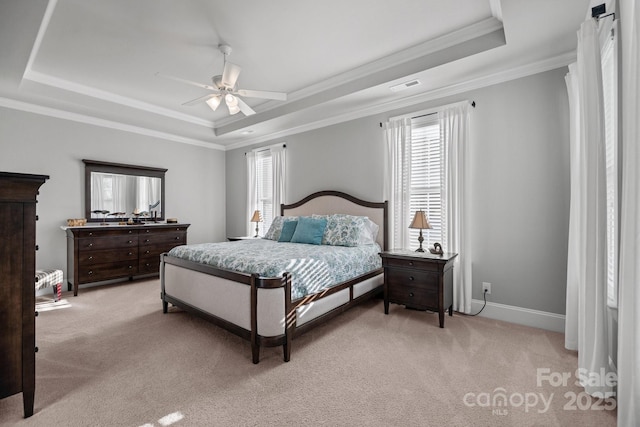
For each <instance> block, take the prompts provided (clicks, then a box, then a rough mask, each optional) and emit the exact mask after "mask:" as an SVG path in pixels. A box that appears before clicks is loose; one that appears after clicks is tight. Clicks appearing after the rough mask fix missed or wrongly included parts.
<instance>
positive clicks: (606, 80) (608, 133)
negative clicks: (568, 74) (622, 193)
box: [601, 28, 618, 307]
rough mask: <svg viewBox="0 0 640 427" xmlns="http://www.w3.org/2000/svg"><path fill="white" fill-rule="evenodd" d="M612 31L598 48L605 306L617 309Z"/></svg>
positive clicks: (615, 77)
mask: <svg viewBox="0 0 640 427" xmlns="http://www.w3.org/2000/svg"><path fill="white" fill-rule="evenodd" d="M616 53H617V47H616V31H615V28H614V29H612V30H611V32H610V37H608V38H607V39H606V40H605V42H604V45H603V47H602V57H601V61H602V86H603V87H602V89H603V91H602V92H603V98H604V128H605V159H606V183H607V305H608V306H609V307H617V306H618V273H617V272H618V96H617V95H618V68H617V63H618V61H617V54H616Z"/></svg>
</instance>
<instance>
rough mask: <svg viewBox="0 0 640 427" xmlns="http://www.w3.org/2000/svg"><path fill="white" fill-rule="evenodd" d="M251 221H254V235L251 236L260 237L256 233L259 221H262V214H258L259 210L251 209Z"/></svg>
mask: <svg viewBox="0 0 640 427" xmlns="http://www.w3.org/2000/svg"><path fill="white" fill-rule="evenodd" d="M251 222H255V223H256V235H255V236H253V237H260V236H259V235H258V233H259V232H260V226H259V223H261V222H262V215H260V211H257V210H256V211H253V215H252V216H251Z"/></svg>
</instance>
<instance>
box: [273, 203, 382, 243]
mask: <svg viewBox="0 0 640 427" xmlns="http://www.w3.org/2000/svg"><path fill="white" fill-rule="evenodd" d="M387 205H388V204H387V202H386V201H385V202H367V201H365V200H361V199H358V198H357V197H353V196H351V195H349V194H346V193H343V192H340V191H319V192H317V193H313V194H311V195H309V196H307V197H305V198H304V199H302V200H300V201H299V202H296V203H292V204H288V205H287V204H283V205H281V207H280V213H281V215H283V216H304V215H312V214H317V215H330V214H336V213H341V214H348V215H358V216H366V217H369V219H370V220H371V221H373V222H375V223H376V224H378V226H379V227H380V230H379V231H378V237H377V239H376V241H377V242H378V244H379V245H380V247H381V248H382V250H385V251H386V250H388V247H387V241H388V239H387V230H388V228H387V227H388V224H387V218H388V217H387Z"/></svg>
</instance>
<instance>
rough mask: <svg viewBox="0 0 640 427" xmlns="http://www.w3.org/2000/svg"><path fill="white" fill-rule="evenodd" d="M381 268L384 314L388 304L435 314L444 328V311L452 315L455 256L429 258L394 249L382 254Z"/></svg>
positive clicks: (450, 254)
mask: <svg viewBox="0 0 640 427" xmlns="http://www.w3.org/2000/svg"><path fill="white" fill-rule="evenodd" d="M380 256H381V257H382V267H383V268H384V314H389V302H393V303H397V304H404V305H405V306H406V307H407V308H412V309H416V310H434V311H437V312H438V317H439V321H440V327H441V328H444V312H445V310H446V309H449V316H453V259H454V258H455V257H456V256H458V254H455V253H445V254H442V255H432V254H428V253H425V252H414V251H408V250H394V251H387V252H381V253H380Z"/></svg>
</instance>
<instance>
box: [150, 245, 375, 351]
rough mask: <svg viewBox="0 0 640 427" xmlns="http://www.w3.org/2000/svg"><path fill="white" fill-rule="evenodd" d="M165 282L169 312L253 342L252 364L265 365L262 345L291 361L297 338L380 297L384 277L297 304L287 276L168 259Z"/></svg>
mask: <svg viewBox="0 0 640 427" xmlns="http://www.w3.org/2000/svg"><path fill="white" fill-rule="evenodd" d="M160 283H161V294H160V297H161V299H162V311H163V312H164V313H167V312H168V304H169V303H170V304H172V305H174V306H176V307H179V308H181V309H183V310H185V311H188V312H191V313H193V314H196V315H198V316H200V317H203V318H204V319H206V320H208V321H210V322H211V323H214V324H216V325H218V326H220V327H222V328H225V329H227V330H228V331H230V332H232V333H234V334H236V335H238V336H240V337H241V338H244V339H247V340H249V341H250V343H251V355H252V361H253V363H258V362H259V360H260V347H261V346H267V347H273V346H278V345H282V348H283V357H284V361H285V362H288V361H289V360H290V359H291V342H292V340H293V338H294V336H297V335H300V334H302V333H304V332H306V331H307V330H309V329H310V328H311V327H313V326H315V325H317V324H319V323H322V322H324V321H326V320H328V319H330V318H332V317H334V316H335V315H337V314H339V313H341V312H343V311H345V310H346V309H347V308H349V307H350V306H352V305H354V304H356V303H358V302H360V301H362V300H365V299H367V298H369V297H371V296H373V295H374V294H376V293H379V292H380V291H381V289H382V284H383V274H382V270H376V271H375V272H371V273H369V274H367V275H364V276H362V277H360V278H358V279H354V280H351V281H349V282H346V283H343V284H341V285H338V286H336V287H333V288H329V289H327V290H325V291H324V292H322V293H318V294H314V295H310V296H307V297H304V298H301V299H298V300H296V301H292V300H291V275H290V274H288V273H285V274H284V275H283V276H282V277H278V278H263V277H259V276H258V275H255V274H254V275H248V274H242V273H237V272H233V271H228V270H221V269H217V268H214V267H210V266H206V265H202V264H197V263H193V262H190V261H186V260H181V259H177V258H173V257H170V256H168V255H167V254H163V255H162V257H161V263H160ZM212 296H214V298H212ZM298 323H299V324H298Z"/></svg>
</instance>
